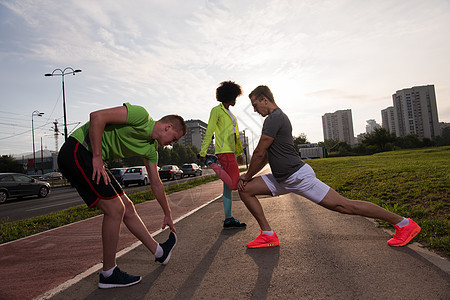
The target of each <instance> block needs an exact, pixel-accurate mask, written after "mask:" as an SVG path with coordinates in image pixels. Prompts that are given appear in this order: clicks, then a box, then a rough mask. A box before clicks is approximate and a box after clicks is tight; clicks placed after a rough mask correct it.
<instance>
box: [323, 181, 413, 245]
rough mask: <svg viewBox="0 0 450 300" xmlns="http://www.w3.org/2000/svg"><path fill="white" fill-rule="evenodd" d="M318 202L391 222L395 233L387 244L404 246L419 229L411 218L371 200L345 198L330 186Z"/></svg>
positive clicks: (346, 211)
mask: <svg viewBox="0 0 450 300" xmlns="http://www.w3.org/2000/svg"><path fill="white" fill-rule="evenodd" d="M319 204H320V205H321V206H323V207H325V208H328V209H331V210H333V211H337V212H340V213H343V214H350V215H360V216H364V217H369V218H373V219H380V220H384V221H386V222H389V223H391V224H392V225H394V228H395V234H394V236H393V237H392V238H391V239H390V240H389V241H388V242H387V243H388V245H389V246H394V247H400V246H405V245H406V244H408V243H409V242H410V241H411V240H412V239H413V238H414V237H415V236H416V235H417V234H418V233H419V232H420V230H421V228H420V226H419V225H417V223H416V222H414V221H413V220H411V219H405V218H403V217H401V216H399V215H397V214H395V213H393V212H390V211H388V210H386V209H384V208H382V207H380V206H378V205H376V204H373V203H371V202H366V201H359V200H350V199H347V198H345V197H343V196H341V195H339V194H338V193H337V192H336V191H335V190H333V189H331V188H330V190H329V191H328V193H327V194H326V195H325V198H323V200H322V201H321V202H319Z"/></svg>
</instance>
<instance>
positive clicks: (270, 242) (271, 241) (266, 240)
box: [247, 230, 280, 248]
mask: <svg viewBox="0 0 450 300" xmlns="http://www.w3.org/2000/svg"><path fill="white" fill-rule="evenodd" d="M278 245H280V241H279V240H278V236H277V234H276V233H275V232H274V233H273V235H268V234H264V233H262V230H261V234H260V235H258V237H257V238H256V239H254V240H253V241H251V242H250V243H248V244H247V247H248V248H262V247H276V246H278Z"/></svg>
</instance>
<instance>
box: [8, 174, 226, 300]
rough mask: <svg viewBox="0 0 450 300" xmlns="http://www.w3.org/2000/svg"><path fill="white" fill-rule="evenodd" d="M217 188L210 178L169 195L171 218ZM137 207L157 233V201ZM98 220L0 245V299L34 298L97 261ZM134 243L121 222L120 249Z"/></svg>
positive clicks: (160, 216) (160, 217)
mask: <svg viewBox="0 0 450 300" xmlns="http://www.w3.org/2000/svg"><path fill="white" fill-rule="evenodd" d="M221 192H222V182H221V181H214V182H211V183H208V184H205V185H201V186H198V187H195V188H192V189H189V190H187V191H182V192H177V193H173V194H170V195H168V196H167V198H168V200H169V202H170V205H171V208H172V216H173V219H174V220H176V219H177V218H179V217H181V216H183V215H185V214H186V213H188V212H189V211H192V210H193V209H195V208H197V207H199V206H201V205H203V204H205V203H206V202H208V201H211V200H212V199H215V198H217V197H219V196H220V195H221ZM136 208H137V211H138V213H139V215H140V216H141V218H142V220H143V222H144V223H145V224H146V225H147V228H148V230H149V231H150V232H157V231H158V230H159V229H160V226H161V224H162V220H163V217H164V214H163V212H162V210H161V207H160V206H159V204H158V202H157V201H156V200H155V201H148V202H145V203H141V204H138V205H137V206H136ZM102 219H103V217H102V216H97V217H94V218H91V219H88V220H85V221H81V222H77V223H74V224H70V225H67V226H64V227H60V228H56V229H53V230H50V231H47V232H43V233H41V234H37V235H34V236H31V237H27V238H24V239H21V240H17V241H14V242H10V243H6V244H2V245H0V266H1V267H0V299H2V300H7V299H21V300H23V299H33V298H35V297H37V296H39V295H41V294H43V293H45V292H47V291H49V290H51V289H53V288H55V287H57V286H59V285H60V284H62V283H64V282H66V281H67V280H70V279H72V278H73V277H74V276H76V275H78V274H80V273H83V272H85V271H86V270H87V269H89V268H91V267H93V266H95V265H97V264H99V263H100V262H101V260H102V244H101V223H102ZM157 241H161V242H163V241H164V240H158V239H157ZM136 242H137V239H136V238H135V237H134V236H133V235H132V234H131V233H130V232H129V231H128V229H127V228H126V227H125V226H122V230H121V234H120V241H119V247H118V251H120V250H122V249H124V248H126V247H130V246H131V245H133V244H134V243H136ZM93 272H96V271H95V270H93Z"/></svg>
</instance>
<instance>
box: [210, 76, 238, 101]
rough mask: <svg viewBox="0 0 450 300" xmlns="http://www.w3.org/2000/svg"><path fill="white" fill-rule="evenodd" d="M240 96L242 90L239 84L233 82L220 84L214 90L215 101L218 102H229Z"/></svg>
mask: <svg viewBox="0 0 450 300" xmlns="http://www.w3.org/2000/svg"><path fill="white" fill-rule="evenodd" d="M240 95H242V88H241V86H240V85H239V84H237V83H235V82H233V81H224V82H221V83H220V85H219V87H218V88H217V89H216V99H217V101H220V102H225V103H226V102H231V101H234V100H236V98H237V97H239V96H240Z"/></svg>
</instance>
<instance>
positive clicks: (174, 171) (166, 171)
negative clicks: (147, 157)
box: [159, 165, 183, 180]
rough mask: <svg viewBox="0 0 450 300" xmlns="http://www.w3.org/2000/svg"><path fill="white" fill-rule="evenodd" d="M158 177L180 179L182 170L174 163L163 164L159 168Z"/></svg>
mask: <svg viewBox="0 0 450 300" xmlns="http://www.w3.org/2000/svg"><path fill="white" fill-rule="evenodd" d="M159 177H160V178H161V179H167V180H171V179H181V178H183V171H182V170H181V169H180V168H178V167H177V166H175V165H165V166H162V167H161V169H160V170H159Z"/></svg>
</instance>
